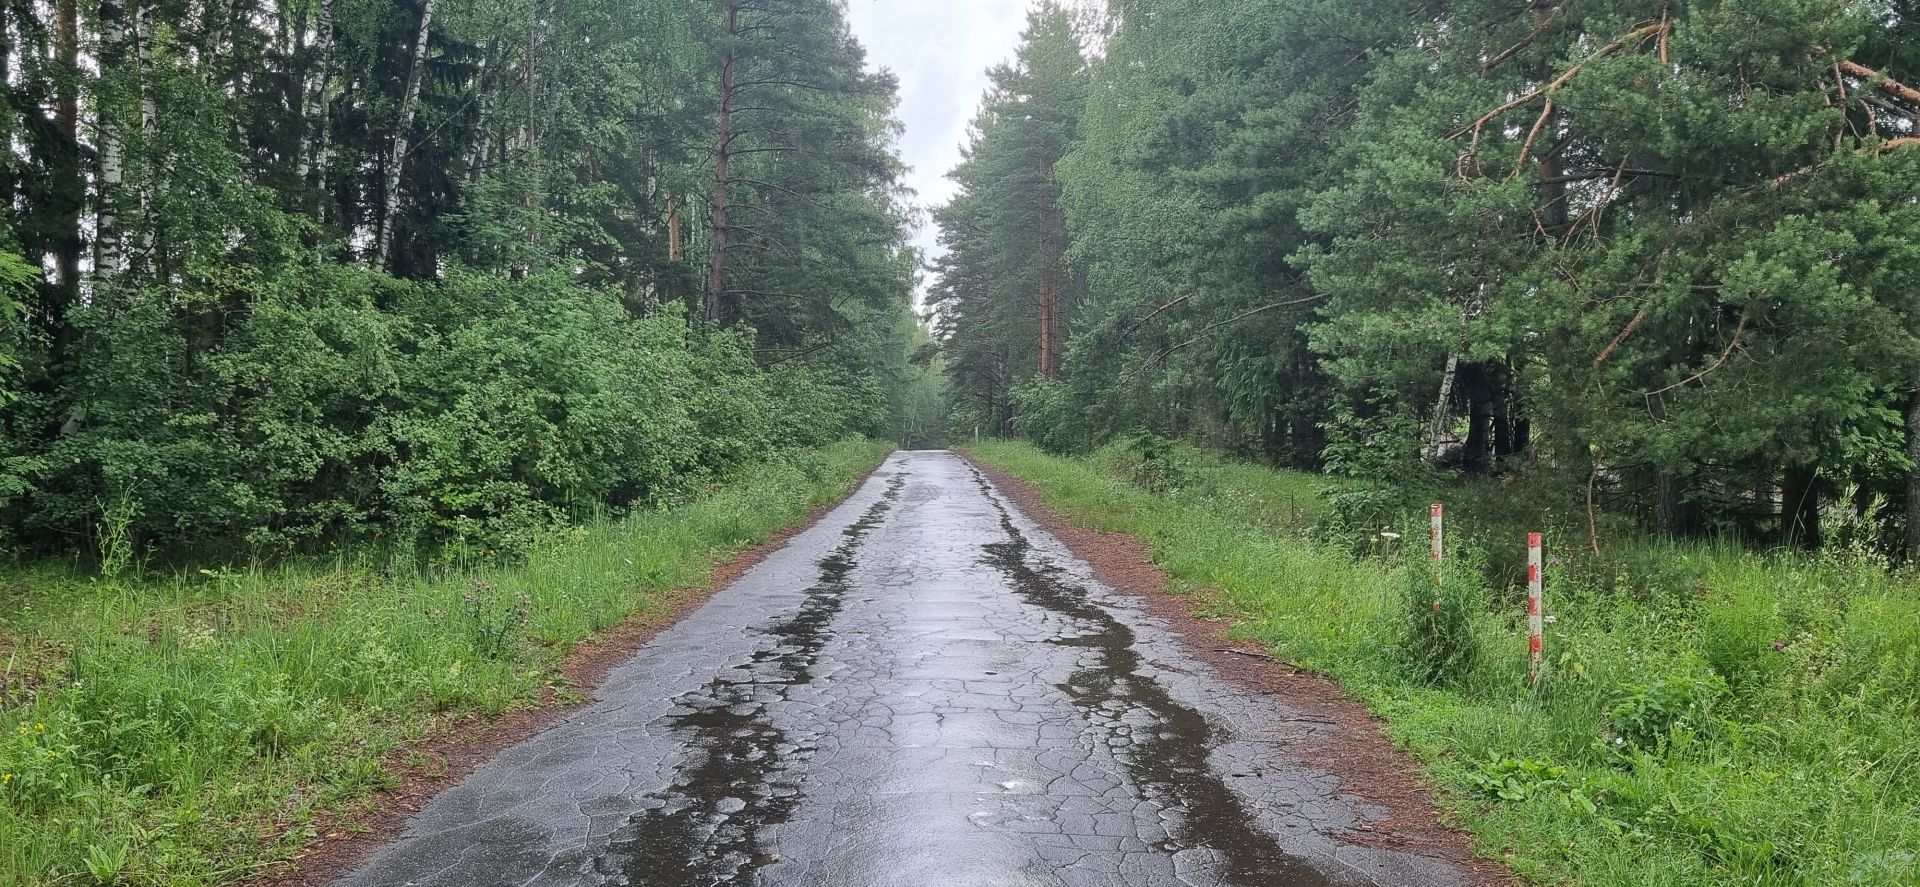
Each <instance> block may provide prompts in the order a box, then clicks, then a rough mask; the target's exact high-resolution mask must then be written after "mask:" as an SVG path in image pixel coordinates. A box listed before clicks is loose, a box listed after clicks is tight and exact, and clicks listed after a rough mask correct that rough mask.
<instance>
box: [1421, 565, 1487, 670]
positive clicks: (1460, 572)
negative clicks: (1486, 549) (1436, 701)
mask: <svg viewBox="0 0 1920 887" xmlns="http://www.w3.org/2000/svg"><path fill="white" fill-rule="evenodd" d="M1402 551H1403V552H1404V555H1403V557H1402V559H1401V569H1400V578H1401V587H1400V600H1401V605H1402V607H1403V613H1404V620H1405V621H1404V624H1403V635H1402V650H1403V652H1404V654H1405V657H1406V660H1407V664H1408V665H1409V667H1411V668H1412V670H1413V674H1414V675H1415V676H1416V677H1417V678H1418V679H1419V680H1421V681H1423V682H1425V683H1428V684H1435V685H1439V684H1446V683H1450V682H1453V681H1456V680H1459V679H1461V678H1464V677H1466V676H1467V675H1469V674H1471V673H1472V672H1473V670H1474V668H1475V666H1477V665H1479V663H1480V642H1479V639H1478V638H1477V637H1476V636H1475V634H1474V620H1475V619H1477V618H1478V617H1479V616H1480V615H1481V614H1482V613H1485V612H1486V608H1487V595H1486V587H1485V585H1483V584H1482V581H1481V578H1480V571H1479V564H1478V563H1477V561H1475V560H1473V559H1469V558H1466V557H1463V556H1461V554H1460V553H1459V552H1457V551H1456V552H1454V553H1453V554H1452V555H1451V556H1450V557H1449V558H1448V560H1447V561H1446V562H1445V563H1444V565H1437V564H1435V563H1433V561H1432V560H1430V556H1431V555H1430V552H1428V551H1427V550H1425V549H1424V548H1423V547H1421V546H1416V545H1409V546H1405V547H1403V549H1402Z"/></svg>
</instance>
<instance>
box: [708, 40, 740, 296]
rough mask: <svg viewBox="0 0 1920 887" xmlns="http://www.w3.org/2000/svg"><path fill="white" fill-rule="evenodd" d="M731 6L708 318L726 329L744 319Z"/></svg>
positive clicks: (716, 147)
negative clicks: (732, 254) (737, 239)
mask: <svg viewBox="0 0 1920 887" xmlns="http://www.w3.org/2000/svg"><path fill="white" fill-rule="evenodd" d="M741 5H742V4H740V3H738V2H732V3H728V4H727V45H726V49H725V51H724V52H722V54H721V56H720V115H719V119H718V120H717V121H716V126H715V129H716V130H717V132H718V135H717V136H716V137H715V139H714V144H713V263H712V267H711V268H710V269H709V270H708V274H707V319H708V320H710V321H715V322H717V323H719V324H720V325H722V326H727V325H731V324H733V323H734V322H735V321H737V320H739V319H740V313H741V312H740V306H739V304H738V300H737V299H735V298H734V297H733V295H732V294H731V293H729V292H728V291H727V249H728V240H729V235H730V234H731V233H732V232H731V229H729V228H728V226H727V180H728V176H730V175H731V173H730V171H729V170H728V168H727V167H728V161H730V160H732V159H733V93H734V61H735V55H736V47H735V41H737V40H739V39H740V7H741Z"/></svg>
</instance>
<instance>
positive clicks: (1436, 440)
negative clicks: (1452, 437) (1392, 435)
mask: <svg viewBox="0 0 1920 887" xmlns="http://www.w3.org/2000/svg"><path fill="white" fill-rule="evenodd" d="M1459 373H1460V356H1459V355H1457V354H1449V355H1447V368H1446V370H1445V371H1444V372H1442V373H1441V374H1440V397H1439V399H1438V400H1435V401H1434V403H1433V420H1432V422H1431V424H1429V425H1428V427H1427V446H1428V448H1429V449H1430V451H1431V452H1432V453H1433V456H1434V458H1439V456H1440V438H1441V436H1442V435H1444V434H1446V433H1447V420H1448V419H1450V418H1452V411H1451V409H1450V408H1451V407H1452V405H1453V382H1454V379H1455V377H1457V376H1458V375H1459Z"/></svg>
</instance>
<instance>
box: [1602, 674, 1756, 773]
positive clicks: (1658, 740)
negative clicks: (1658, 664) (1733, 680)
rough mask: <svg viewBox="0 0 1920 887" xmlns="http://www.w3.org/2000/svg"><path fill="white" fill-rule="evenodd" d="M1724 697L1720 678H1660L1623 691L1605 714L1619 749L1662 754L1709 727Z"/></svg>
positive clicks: (1703, 676)
mask: <svg viewBox="0 0 1920 887" xmlns="http://www.w3.org/2000/svg"><path fill="white" fill-rule="evenodd" d="M1726 695H1727V684H1726V681H1724V680H1722V679H1721V678H1720V676H1719V675H1700V674H1693V673H1686V672H1678V673H1674V674H1669V675H1663V676H1661V677H1657V678H1654V679H1653V680H1651V681H1648V682H1646V683H1644V684H1635V685H1631V686H1627V687H1624V688H1622V691H1621V694H1620V697H1619V701H1617V702H1615V703H1614V705H1613V707H1612V708H1611V709H1608V711H1607V728H1608V731H1609V732H1610V733H1611V734H1612V736H1613V738H1614V741H1615V743H1616V744H1617V745H1619V746H1622V747H1624V748H1630V749H1634V750H1638V751H1646V752H1654V753H1659V752H1663V751H1666V750H1667V749H1668V748H1669V747H1671V746H1672V745H1673V744H1675V743H1676V742H1684V741H1685V740H1686V739H1688V738H1690V737H1691V735H1692V734H1694V733H1696V732H1698V731H1700V730H1704V729H1707V728H1708V727H1710V726H1711V725H1712V718H1713V710H1714V706H1715V704H1716V703H1717V702H1719V701H1720V700H1721V699H1722V698H1723V697H1725V696H1726Z"/></svg>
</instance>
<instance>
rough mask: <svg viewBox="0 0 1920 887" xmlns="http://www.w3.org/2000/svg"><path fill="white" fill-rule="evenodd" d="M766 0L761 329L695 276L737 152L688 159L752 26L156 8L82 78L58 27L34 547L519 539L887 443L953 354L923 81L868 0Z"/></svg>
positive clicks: (349, 1) (7, 482) (7, 494)
mask: <svg viewBox="0 0 1920 887" xmlns="http://www.w3.org/2000/svg"><path fill="white" fill-rule="evenodd" d="M163 7H164V8H163ZM176 7H177V8H176ZM776 7H777V10H775V8H776ZM761 8H762V7H756V9H757V10H758V9H761ZM764 9H766V10H775V11H771V12H767V14H768V15H769V16H773V17H774V19H777V21H776V20H769V21H768V22H765V23H764V24H766V25H768V26H769V27H765V28H760V29H758V30H757V32H756V33H773V34H778V35H779V38H780V39H779V40H778V41H775V40H760V41H758V42H757V44H756V46H755V47H754V48H753V51H752V53H751V54H752V55H754V60H753V61H752V62H751V64H750V65H749V68H750V73H751V74H752V77H751V78H750V79H752V80H754V81H756V82H760V81H764V82H763V84H762V85H761V86H759V87H756V88H755V90H754V95H753V96H752V97H751V99H752V100H751V101H743V102H742V103H741V108H742V114H743V115H747V114H748V113H749V112H748V111H746V110H745V109H746V108H748V107H756V108H763V109H768V110H765V111H764V112H752V113H754V114H762V115H763V116H761V117H759V118H756V119H754V120H746V119H744V117H743V120H742V127H743V129H746V128H749V127H750V128H752V129H753V130H754V131H756V132H759V133H762V135H759V136H752V137H743V140H742V142H741V144H740V146H739V147H740V148H741V149H742V150H743V152H745V153H743V156H742V158H741V159H740V163H739V164H738V166H737V167H736V169H735V172H734V173H733V176H734V177H735V178H736V179H737V184H736V185H734V186H733V190H734V192H735V193H733V194H732V195H731V196H732V197H733V198H734V200H735V202H736V203H738V204H740V206H739V208H738V209H739V212H740V213H742V214H748V213H754V214H757V217H756V218H754V219H752V220H742V222H741V224H740V226H741V228H742V229H743V231H742V232H739V236H738V237H737V238H736V240H737V241H739V242H737V243H736V246H737V247H738V249H737V252H738V255H736V256H731V258H733V259H734V262H733V267H734V271H733V272H732V273H731V274H730V275H729V286H730V287H732V288H737V289H738V291H739V294H742V295H743V296H744V294H747V293H753V294H757V295H755V296H754V300H753V301H752V304H750V305H748V306H746V308H747V310H745V311H743V312H742V315H743V316H742V317H741V318H739V320H740V321H741V322H740V323H739V324H737V325H733V326H729V327H725V328H723V327H722V325H719V324H713V323H709V322H707V320H706V319H705V318H706V315H707V313H708V308H709V307H710V306H709V305H708V304H707V299H706V298H705V294H704V293H702V292H699V291H698V290H696V289H695V288H694V287H693V286H692V285H691V282H692V280H694V279H696V278H697V277H699V276H701V274H702V271H701V269H704V268H705V266H706V264H707V260H708V259H710V258H712V256H711V255H710V250H711V249H712V243H713V241H714V240H715V238H711V237H702V236H700V234H701V231H700V229H701V228H702V227H703V225H701V223H700V222H699V221H698V220H700V219H703V218H704V217H705V215H706V210H707V209H709V207H708V206H706V205H705V201H706V200H707V199H709V195H711V193H712V190H711V189H712V181H713V174H714V160H715V158H714V157H713V156H712V154H711V152H707V151H701V150H693V149H689V148H687V147H686V146H688V145H691V144H695V143H701V144H712V143H713V142H712V136H711V132H710V130H711V129H712V128H713V127H714V125H715V123H714V121H715V119H716V116H717V113H718V97H717V95H716V94H715V89H716V84H717V83H718V76H717V69H716V68H715V67H714V66H715V65H716V64H717V56H715V54H714V53H713V52H712V50H713V49H714V48H715V47H714V46H712V45H710V44H711V41H710V35H711V34H712V33H714V27H715V25H717V24H718V22H719V21H721V19H722V16H723V14H724V10H723V9H722V8H720V7H719V6H715V5H711V4H709V5H707V6H690V5H688V4H684V3H675V2H666V0H641V2H639V3H637V4H636V3H631V2H614V0H583V2H578V3H569V4H568V5H567V8H566V9H565V10H563V11H559V12H554V13H553V14H551V15H549V14H547V12H546V11H543V8H539V7H538V6H537V4H536V5H529V4H528V3H526V2H524V0H406V2H399V3H381V2H365V0H338V2H334V0H328V2H325V3H322V2H319V0H300V2H292V3H282V4H279V5H275V6H272V8H270V9H265V10H262V11H261V13H260V15H258V16H242V17H240V18H239V19H235V18H234V17H233V16H232V15H229V14H227V13H228V12H230V10H229V9H227V7H226V6H224V5H222V4H221V3H218V2H213V0H188V2H185V3H184V4H174V5H173V6H166V5H165V4H157V3H156V0H127V2H125V3H118V4H109V5H106V6H102V7H101V8H100V9H99V13H100V14H99V15H98V16H95V15H93V14H92V13H91V12H90V13H89V14H87V15H85V16H83V17H82V18H81V22H80V25H81V30H82V33H81V34H80V35H79V36H80V40H81V43H82V44H84V46H85V47H86V50H85V52H86V54H87V55H88V58H90V59H94V60H97V61H99V62H100V63H99V64H95V63H93V62H89V63H88V64H85V65H79V66H76V65H74V64H71V63H68V62H67V61H66V60H64V59H63V58H62V53H63V52H65V51H67V48H66V47H64V46H62V45H61V44H60V41H58V40H52V39H50V38H49V37H48V35H49V34H51V33H52V32H53V31H55V30H57V29H56V28H54V27H52V23H51V22H50V21H46V20H43V19H46V18H47V17H48V16H50V15H52V14H53V12H54V9H53V7H46V8H45V9H41V8H36V9H34V10H27V11H22V12H21V15H22V16H26V18H24V19H22V20H21V22H20V23H19V29H16V30H18V33H19V34H21V35H27V36H28V37H31V38H32V39H25V38H24V37H23V38H22V39H23V40H24V42H19V43H10V44H9V46H12V47H14V48H13V50H11V51H12V52H13V53H14V54H15V55H16V56H17V58H16V59H15V62H17V66H16V67H12V68H10V70H13V71H14V72H15V74H17V75H18V76H17V77H16V80H17V81H18V86H19V88H20V89H23V90H25V91H24V92H22V93H19V94H18V95H21V96H29V97H31V99H32V100H31V101H30V102H28V103H26V104H20V103H17V102H14V103H9V104H8V105H7V106H6V107H5V108H4V109H0V110H4V111H5V113H4V114H0V133H5V134H8V135H9V140H8V141H7V142H6V145H7V148H6V158H5V160H6V163H5V164H0V166H4V174H0V189H3V190H4V191H5V194H6V196H7V197H8V201H9V205H10V206H14V207H16V209H17V212H15V213H13V214H11V215H10V216H9V217H8V225H7V226H6V228H5V230H4V231H0V503H4V505H5V508H4V510H3V511H0V514H4V518H0V534H5V537H6V538H7V540H8V541H9V542H10V543H12V542H16V541H17V542H18V543H21V544H25V545H26V546H27V547H28V548H29V549H30V553H34V554H46V555H64V554H68V553H71V552H74V551H85V552H86V553H87V554H89V555H94V556H97V557H98V558H99V559H100V561H101V562H102V565H103V566H104V567H106V568H107V572H109V573H115V574H118V573H120V572H123V571H125V570H126V569H127V568H128V567H129V566H130V565H134V564H139V563H143V562H146V561H147V560H148V559H149V558H150V557H151V558H156V559H157V561H158V562H161V563H166V562H176V563H178V562H183V561H187V560H191V559H193V558H195V557H196V556H197V557H202V558H205V557H216V558H224V557H234V556H241V555H244V556H279V555H285V554H289V553H313V552H318V551H324V550H327V549H328V548H329V547H330V546H339V545H347V546H352V545H359V544H369V543H372V544H382V545H391V546H392V547H393V548H394V549H395V552H396V555H397V559H399V560H405V559H407V556H409V555H412V556H413V557H415V558H416V559H420V560H430V559H433V558H435V557H437V556H440V552H441V551H442V549H443V548H444V547H447V546H451V549H452V550H454V551H456V552H464V553H484V552H487V551H494V552H516V551H523V550H525V548H526V547H527V546H528V545H529V544H531V542H532V541H533V540H534V539H535V538H536V537H538V536H539V534H540V533H542V532H543V531H544V530H545V529H547V528H548V527H550V526H552V525H554V524H556V523H564V522H565V521H566V520H567V519H570V518H575V517H581V516H586V515H591V514H596V513H600V512H611V513H619V512H622V511H625V510H629V509H648V508H655V507H659V506H661V505H664V504H669V503H672V502H675V501H678V500H680V499H683V498H684V497H686V496H687V495H689V494H691V493H692V492H693V491H696V490H698V489H700V488H701V487H702V486H703V485H705V484H707V483H709V482H710V481H712V480H714V479H716V478H722V477H725V476H728V475H729V474H730V473H732V472H736V471H738V470H739V469H740V468H741V467H742V466H745V465H748V464H753V463H757V462H760V461H762V460H764V459H766V458H767V457H769V456H770V455H772V454H773V453H775V452H777V451H779V450H782V449H785V448H788V447H794V446H817V445H821V444H825V443H828V442H831V441H834V440H838V439H841V438H842V437H845V436H847V435H850V434H868V435H882V434H886V433H888V431H889V430H890V426H891V425H892V424H893V423H894V418H895V417H894V415H893V412H892V411H893V409H894V408H895V407H896V406H897V405H900V404H903V403H904V401H905V398H904V397H902V396H900V391H901V389H903V388H904V387H905V386H906V385H907V381H908V377H909V374H908V373H907V372H906V371H905V369H904V368H905V367H906V366H907V364H908V360H909V357H910V353H909V352H910V351H911V349H912V348H914V347H915V345H916V344H918V343H917V342H915V341H913V338H912V337H913V335H914V334H915V333H916V332H918V329H917V324H916V321H915V319H914V317H913V314H912V309H911V305H910V303H911V292H912V289H913V283H914V281H913V275H914V272H915V268H916V257H915V256H913V255H912V253H911V250H910V249H908V247H907V246H906V232H905V225H906V219H907V218H908V210H907V208H906V207H904V206H903V205H902V204H901V203H900V202H899V201H898V194H897V183H898V178H899V175H900V172H901V168H900V165H899V163H898V162H897V160H895V159H894V158H893V156H892V155H891V153H890V144H891V142H890V139H891V135H892V131H893V129H894V127H895V125H896V124H895V123H894V121H893V120H892V118H891V114H892V109H893V102H894V92H895V84H894V83H893V82H892V80H891V79H890V78H888V77H885V76H881V75H874V74H870V73H868V72H867V71H866V70H865V68H864V59H863V56H862V50H861V48H860V47H859V45H858V44H857V43H856V42H854V41H853V40H852V39H851V38H850V37H849V35H848V33H847V27H846V21H845V16H844V12H843V10H842V9H841V8H840V6H839V5H838V4H835V3H832V2H827V0H777V2H775V3H771V4H767V5H765V6H764ZM429 13H431V27H430V28H428V29H427V31H426V33H425V35H424V41H425V42H424V44H423V46H421V47H416V43H419V41H421V40H422V39H423V38H422V33H421V28H420V25H421V23H422V21H423V20H426V19H427V18H428V15H429ZM758 14H759V13H758V12H756V13H755V15H758ZM116 15H117V16H118V20H116ZM136 20H137V21H144V22H153V21H165V22H170V23H175V24H169V25H168V26H167V27H160V28H149V29H148V30H149V31H150V33H145V34H144V35H140V36H138V39H135V37H134V36H130V35H132V34H133V33H134V32H133V31H132V30H131V29H129V28H122V27H119V26H122V25H129V24H130V23H131V22H133V21H136ZM803 38H804V39H803ZM552 47H567V50H566V51H564V52H559V51H550V50H551V49H552ZM417 49H424V51H423V52H422V51H417ZM95 53H98V54H97V55H96V54H95ZM15 62H10V65H12V64H15ZM10 83H11V82H10ZM408 84H413V85H415V86H417V87H418V92H417V94H412V93H410V92H409V91H408V89H407V85H408ZM782 84H792V85H782ZM62 97H64V98H71V99H72V100H73V101H74V102H75V103H76V105H78V106H79V107H81V108H82V109H84V111H85V116H86V119H85V120H84V121H82V125H81V126H79V127H78V129H79V132H80V135H79V141H78V142H74V141H72V140H71V139H68V140H62V139H60V138H58V136H59V134H60V133H61V131H62V130H61V127H60V126H59V125H57V123H58V122H57V121H52V120H49V119H48V118H47V117H46V114H47V113H48V112H47V111H46V108H47V107H52V106H53V105H54V104H56V102H55V101H54V100H55V99H56V98H62ZM767 133H772V134H774V135H765V134H767ZM783 139H785V140H787V141H782V140H783ZM748 142H751V144H750V145H749V144H748ZM396 152H399V156H395V155H396ZM747 228H751V229H752V231H753V232H755V233H754V234H749V233H747V232H746V231H745V230H744V229H747ZM84 254H90V257H89V256H87V255H84ZM83 259H84V260H83ZM43 267H44V268H48V269H51V272H52V273H50V274H48V275H45V277H44V279H43V277H42V275H41V274H40V269H41V268H43Z"/></svg>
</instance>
